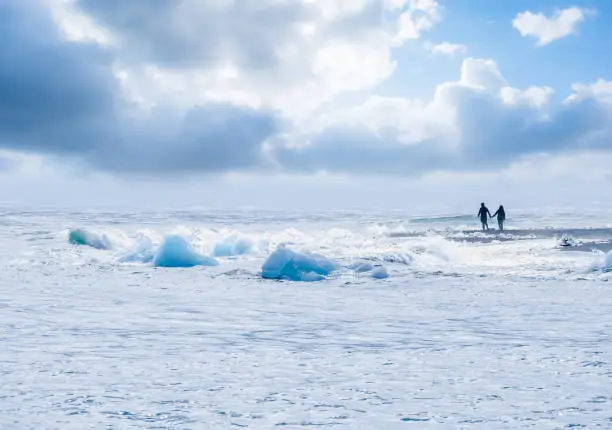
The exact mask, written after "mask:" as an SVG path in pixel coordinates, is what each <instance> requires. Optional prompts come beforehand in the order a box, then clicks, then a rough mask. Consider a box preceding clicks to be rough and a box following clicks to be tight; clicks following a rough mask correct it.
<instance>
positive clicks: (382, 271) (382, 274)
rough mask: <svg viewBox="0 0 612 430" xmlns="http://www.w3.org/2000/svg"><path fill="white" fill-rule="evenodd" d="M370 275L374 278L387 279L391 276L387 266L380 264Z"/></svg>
mask: <svg viewBox="0 0 612 430" xmlns="http://www.w3.org/2000/svg"><path fill="white" fill-rule="evenodd" d="M370 277H372V278H374V279H385V278H388V277H389V272H387V269H386V268H385V266H378V267H375V268H374V270H372V273H370Z"/></svg>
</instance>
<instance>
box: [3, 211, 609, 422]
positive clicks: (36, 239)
mask: <svg viewBox="0 0 612 430" xmlns="http://www.w3.org/2000/svg"><path fill="white" fill-rule="evenodd" d="M604 215H605V214H604ZM604 215H601V217H600V218H593V219H591V225H577V223H576V222H575V220H574V219H573V218H572V216H571V213H570V214H569V215H567V214H566V216H565V218H563V217H560V216H559V215H558V214H557V215H555V216H549V218H546V217H545V216H544V215H542V216H541V217H540V223H541V224H542V223H545V224H547V226H548V227H549V228H554V229H558V230H559V234H562V232H565V231H566V230H567V231H569V230H572V231H573V234H574V235H575V236H576V240H581V237H580V235H581V233H580V231H581V229H583V230H584V231H585V233H584V234H582V236H584V238H583V239H584V240H585V241H587V240H588V241H594V242H597V243H599V242H603V241H606V240H609V231H608V230H607V229H608V226H607V225H606V219H605V216H604ZM442 216H443V217H446V218H448V217H449V215H448V214H442ZM521 216H523V217H524V219H523V218H521ZM413 218H425V217H413ZM430 218H432V219H431V220H429V221H423V220H422V219H421V220H418V222H411V221H410V217H409V216H407V215H402V214H397V213H392V214H384V213H371V212H369V213H359V212H346V213H341V212H336V213H333V214H329V213H327V214H325V213H324V214H306V215H303V216H300V215H299V214H282V213H256V214H249V213H248V212H232V213H187V212H180V213H177V212H167V213H128V214H126V213H120V212H111V211H109V212H106V213H93V212H89V213H85V212H76V211H75V212H44V213H41V212H38V213H35V212H23V211H21V212H17V211H14V210H13V211H10V210H6V211H5V212H4V214H3V215H2V216H1V217H0V226H2V227H1V229H0V235H1V237H2V248H1V249H0V324H1V326H2V330H1V331H0V340H1V342H2V352H0V375H1V378H0V380H1V381H2V384H1V388H0V428H2V429H84V428H112V429H115V428H116V429H124V428H126V429H127V428H147V429H149V428H167V429H201V428H240V427H245V428H256V429H269V428H276V427H278V428H287V429H297V428H313V427H315V428H318V427H325V428H330V427H331V428H336V427H337V428H351V429H353V428H354V429H396V428H397V429H400V428H401V429H403V428H418V429H425V428H436V429H437V428H444V429H446V428H448V429H458V428H465V429H468V428H479V429H496V428H499V429H502V428H503V429H507V428H537V429H548V428H550V429H556V428H569V427H576V428H578V427H580V426H585V427H587V428H595V427H599V428H612V407H611V402H612V388H611V387H612V381H611V377H612V366H611V365H610V358H611V353H612V343H611V342H610V338H609V334H610V333H611V329H612V316H611V315H612V313H611V312H610V310H611V306H612V296H611V295H610V294H609V288H610V283H609V282H608V279H609V277H610V272H608V270H607V267H606V266H605V259H604V256H603V255H601V254H596V253H592V252H590V251H588V252H584V251H570V252H568V251H567V250H564V248H563V247H560V246H559V244H558V239H559V237H558V234H556V233H555V234H543V233H542V234H541V233H538V232H537V230H538V229H542V228H541V226H539V225H530V223H534V216H533V214H531V213H529V214H525V215H521V214H518V215H516V217H515V219H514V220H512V221H510V220H509V222H508V231H507V232H506V233H507V234H508V235H512V231H511V230H512V229H513V228H514V229H515V230H529V229H530V228H531V229H532V230H533V231H534V232H533V234H532V235H528V234H517V235H516V240H507V241H496V240H492V241H471V240H465V241H462V240H458V239H457V238H458V237H459V236H460V235H462V234H463V235H466V234H467V235H468V236H469V235H476V234H481V233H477V232H475V231H473V230H474V229H475V228H477V227H478V226H477V225H475V223H473V224H470V221H469V220H468V219H467V217H466V216H463V218H461V216H460V215H459V216H458V218H459V220H458V221H456V222H454V221H453V220H451V221H449V220H448V219H446V220H445V221H444V222H441V221H439V220H438V218H436V217H430ZM542 220H544V221H542ZM553 221H554V222H553ZM564 223H567V225H564ZM71 228H85V229H89V231H92V232H96V233H97V234H106V235H107V237H108V238H109V241H110V243H112V244H113V245H112V249H108V250H104V249H102V250H100V249H93V248H90V247H87V246H75V245H71V244H69V243H68V231H69V229H71ZM594 229H600V230H599V233H597V234H594V233H593V230H594ZM465 230H469V231H468V232H467V233H466V232H465ZM587 230H588V231H587ZM139 231H140V235H141V236H140V237H141V238H142V237H143V236H146V237H147V240H149V241H150V244H151V245H150V246H151V247H153V248H154V247H155V246H158V245H159V243H160V242H161V241H162V240H163V237H164V236H166V235H168V234H176V233H178V234H181V235H182V236H183V237H185V238H186V239H188V240H189V241H190V242H191V243H192V244H193V246H194V248H195V249H197V250H198V251H199V252H201V253H202V254H205V255H208V254H210V253H211V252H212V251H213V250H214V247H215V245H216V244H217V243H220V242H223V241H224V240H225V239H226V238H227V237H230V236H232V235H236V234H240V235H242V236H244V237H248V238H250V239H251V240H252V243H253V248H252V250H251V251H250V252H249V253H247V254H245V255H239V256H234V257H227V258H219V262H220V264H219V265H218V266H215V267H195V268H187V269H185V268H182V269H173V268H155V267H152V265H151V263H143V262H138V261H136V262H131V263H121V262H120V260H121V258H122V257H123V256H124V255H125V254H126V252H129V251H130V250H131V249H133V247H134V241H135V240H136V239H135V238H137V237H138V232H139ZM402 231H403V232H405V233H406V232H407V233H411V234H406V235H405V236H404V237H397V233H398V232H402ZM576 232H578V234H577V233H576ZM489 235H493V233H490V234H489ZM283 242H292V243H293V246H294V247H296V248H300V249H308V250H313V251H317V252H320V253H322V254H324V255H326V256H328V257H330V258H333V259H335V260H336V261H338V262H339V263H340V265H341V266H343V267H346V266H348V265H349V264H350V263H352V262H354V261H355V260H359V259H367V260H368V261H375V262H377V263H379V264H383V265H384V266H385V267H386V268H387V269H388V271H389V275H390V277H389V278H388V279H385V280H374V279H371V278H369V277H368V276H367V274H356V273H353V272H352V271H350V270H349V269H342V270H340V271H339V272H338V273H337V274H336V275H335V276H332V277H331V278H330V279H328V280H325V281H322V282H317V283H296V282H285V281H274V280H263V279H261V278H260V276H259V270H260V269H261V265H262V263H263V262H264V261H265V259H266V257H267V256H268V255H269V253H270V251H271V250H273V249H275V247H276V245H277V244H279V243H283ZM139 243H142V242H139ZM146 243H147V244H148V243H149V242H146Z"/></svg>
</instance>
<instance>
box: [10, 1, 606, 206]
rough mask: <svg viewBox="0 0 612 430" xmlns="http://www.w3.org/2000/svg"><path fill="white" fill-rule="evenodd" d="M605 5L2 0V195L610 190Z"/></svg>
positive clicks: (554, 197) (192, 200)
mask: <svg viewBox="0 0 612 430" xmlns="http://www.w3.org/2000/svg"><path fill="white" fill-rule="evenodd" d="M611 23H612V4H610V3H609V2H605V1H596V0H590V1H587V0H575V1H573V2H569V1H564V0H558V1H557V0H554V1H551V0H549V1H537V0H530V1H527V0H516V1H511V2H510V1H489V0H438V1H435V0H240V1H237V0H182V1H175V0H149V1H146V2H144V1H143V2H127V1H125V0H3V1H2V2H0V36H1V37H2V40H4V41H6V42H5V44H4V46H3V49H2V50H0V182H1V183H2V186H1V187H0V205H21V206H28V207H35V208H42V209H44V208H54V207H64V206H71V207H103V206H104V207H108V206H142V207H160V208H161V207H178V208H185V207H205V208H206V207H209V208H227V209H232V208H249V207H257V208H263V209H346V208H389V209H408V210H413V211H414V212H426V211H433V210H438V211H456V210H471V208H473V207H476V208H477V207H478V204H479V202H480V201H487V202H488V203H489V205H490V206H495V205H496V204H499V203H503V204H504V205H505V207H507V208H512V207H515V208H516V207H520V208H525V207H537V206H542V205H547V206H551V205H553V206H582V205H606V204H607V202H608V201H611V199H610V197H612V191H610V189H611V188H612V187H610V185H611V184H612V176H611V173H610V169H609V166H610V163H611V162H612V153H611V149H612V142H611V141H610V138H611V137H612V121H611V120H612V57H610V55H608V50H607V49H606V43H607V42H606V41H607V40H608V39H609V37H610V36H611V33H612V26H611V25H610V24H611Z"/></svg>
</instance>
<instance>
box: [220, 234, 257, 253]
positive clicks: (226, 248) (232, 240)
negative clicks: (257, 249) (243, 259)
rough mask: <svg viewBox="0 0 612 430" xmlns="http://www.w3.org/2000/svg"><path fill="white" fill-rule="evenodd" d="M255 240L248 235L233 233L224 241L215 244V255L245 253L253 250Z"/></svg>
mask: <svg viewBox="0 0 612 430" xmlns="http://www.w3.org/2000/svg"><path fill="white" fill-rule="evenodd" d="M252 248H253V241H251V240H250V239H249V238H248V237H244V236H240V235H232V236H229V237H226V238H225V239H224V240H223V241H221V242H220V243H218V244H217V245H216V246H215V249H214V251H213V255H214V256H215V257H232V256H235V255H244V254H248V253H249V252H251V249H252Z"/></svg>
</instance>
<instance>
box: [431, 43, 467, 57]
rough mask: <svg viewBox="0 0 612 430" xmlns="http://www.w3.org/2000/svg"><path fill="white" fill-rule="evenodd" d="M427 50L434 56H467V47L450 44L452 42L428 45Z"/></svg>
mask: <svg viewBox="0 0 612 430" xmlns="http://www.w3.org/2000/svg"><path fill="white" fill-rule="evenodd" d="M426 47H427V49H428V50H429V51H430V52H431V53H432V54H441V55H450V56H452V55H458V54H465V53H466V52H467V46H465V45H460V44H458V43H450V42H442V43H438V44H428V45H427V46H426Z"/></svg>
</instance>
